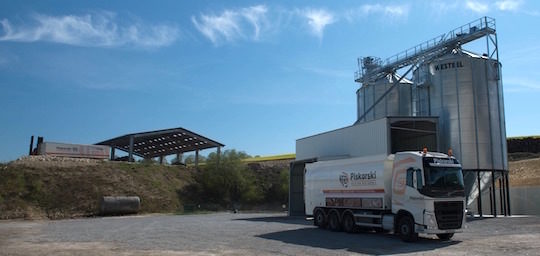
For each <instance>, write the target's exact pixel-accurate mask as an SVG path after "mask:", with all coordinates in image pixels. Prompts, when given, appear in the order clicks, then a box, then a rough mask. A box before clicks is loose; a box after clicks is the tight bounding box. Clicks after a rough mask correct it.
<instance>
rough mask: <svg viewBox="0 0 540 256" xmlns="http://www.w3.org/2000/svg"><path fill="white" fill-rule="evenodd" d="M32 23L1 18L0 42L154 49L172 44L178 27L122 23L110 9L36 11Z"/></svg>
mask: <svg viewBox="0 0 540 256" xmlns="http://www.w3.org/2000/svg"><path fill="white" fill-rule="evenodd" d="M31 19H32V21H33V22H32V24H17V25H14V24H12V23H11V22H10V21H9V20H8V19H2V20H0V28H1V29H0V41H16V42H38V41H48V42H54V43H61V44H68V45H77V46H87V47H117V46H135V47H145V48H146V47H148V48H156V47H163V46H168V45H170V44H172V43H174V42H175V41H176V40H177V39H178V38H179V35H180V32H179V30H178V29H177V28H176V27H174V26H168V25H146V24H141V23H138V22H136V23H133V24H122V23H119V22H118V21H117V19H116V14H115V13H111V12H98V13H93V14H86V15H65V16H48V15H42V14H36V15H33V16H32V17H31Z"/></svg>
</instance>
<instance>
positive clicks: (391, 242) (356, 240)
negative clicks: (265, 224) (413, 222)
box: [257, 228, 461, 255]
mask: <svg viewBox="0 0 540 256" xmlns="http://www.w3.org/2000/svg"><path fill="white" fill-rule="evenodd" d="M257 237H260V238H264V239H271V240H277V241H281V242H284V243H289V244H296V245H304V246H310V247H318V248H324V249H329V250H346V251H348V252H354V253H364V254H375V255H380V254H397V253H414V252H429V251H431V250H435V249H439V248H444V247H448V246H452V245H455V244H459V243H460V242H461V241H440V240H439V239H430V238H424V237H421V238H420V239H419V240H418V242H415V243H405V242H402V241H401V240H400V239H399V238H398V237H397V236H394V235H390V234H377V233H356V234H348V233H342V232H339V233H338V232H332V231H329V230H322V229H318V228H301V229H296V230H286V231H279V232H273V233H267V234H263V235H259V236H257Z"/></svg>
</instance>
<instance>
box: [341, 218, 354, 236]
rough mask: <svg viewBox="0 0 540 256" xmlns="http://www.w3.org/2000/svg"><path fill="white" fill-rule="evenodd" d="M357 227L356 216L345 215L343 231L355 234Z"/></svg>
mask: <svg viewBox="0 0 540 256" xmlns="http://www.w3.org/2000/svg"><path fill="white" fill-rule="evenodd" d="M355 228H356V225H355V224H354V216H353V215H352V214H350V213H345V215H344V216H343V231H345V232H347V233H354V231H355Z"/></svg>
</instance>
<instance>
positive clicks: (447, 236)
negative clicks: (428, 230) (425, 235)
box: [437, 233, 454, 241]
mask: <svg viewBox="0 0 540 256" xmlns="http://www.w3.org/2000/svg"><path fill="white" fill-rule="evenodd" d="M437 236H438V237H439V239H441V240H443V241H446V240H450V238H452V237H453V236H454V233H447V234H437Z"/></svg>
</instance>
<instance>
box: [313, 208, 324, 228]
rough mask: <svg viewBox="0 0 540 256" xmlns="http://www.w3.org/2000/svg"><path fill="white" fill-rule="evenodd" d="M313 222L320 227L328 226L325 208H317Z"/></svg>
mask: <svg viewBox="0 0 540 256" xmlns="http://www.w3.org/2000/svg"><path fill="white" fill-rule="evenodd" d="M313 224H314V225H315V226H317V227H319V228H325V227H326V216H324V211H323V210H320V209H319V210H316V211H315V216H314V217H313Z"/></svg>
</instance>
